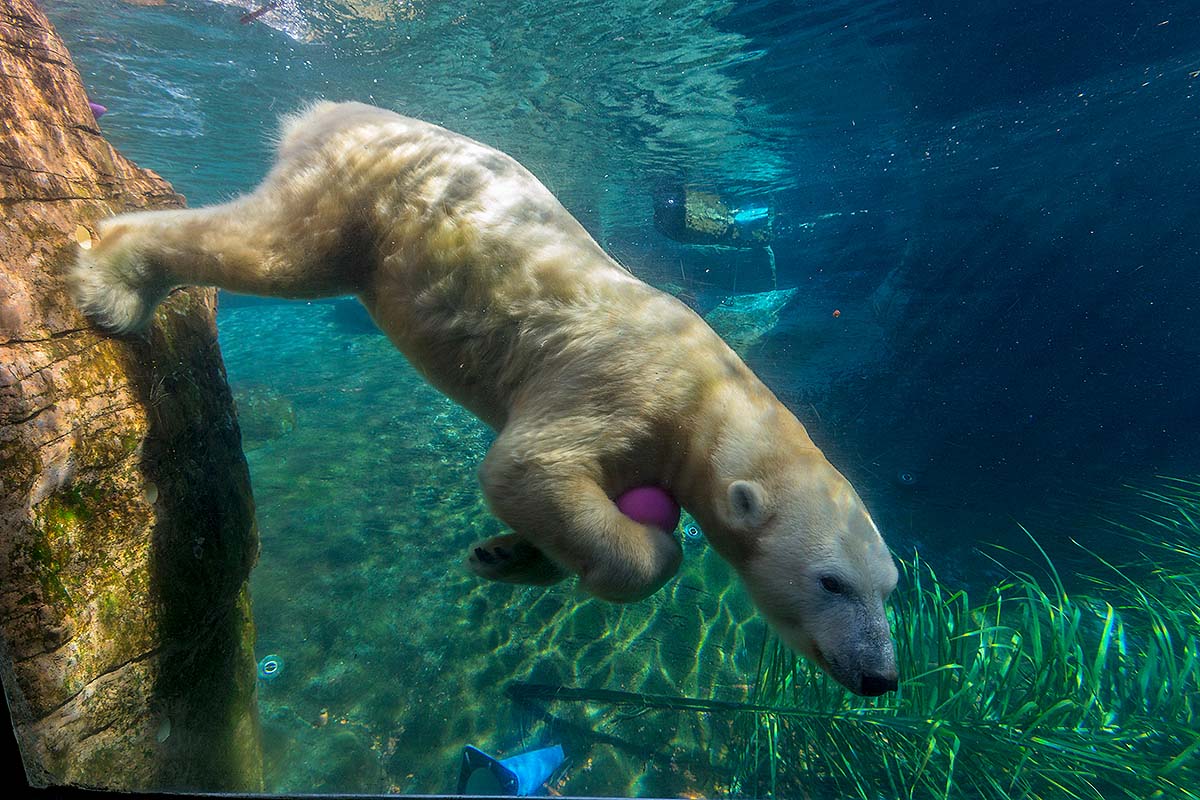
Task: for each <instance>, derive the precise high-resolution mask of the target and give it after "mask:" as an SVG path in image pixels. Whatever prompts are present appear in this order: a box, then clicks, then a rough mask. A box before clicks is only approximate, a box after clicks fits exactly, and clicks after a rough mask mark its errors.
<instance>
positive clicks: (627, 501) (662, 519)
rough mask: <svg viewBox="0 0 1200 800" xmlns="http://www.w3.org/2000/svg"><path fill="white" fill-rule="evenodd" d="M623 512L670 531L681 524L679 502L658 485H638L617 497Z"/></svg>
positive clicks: (642, 521) (635, 518) (638, 520)
mask: <svg viewBox="0 0 1200 800" xmlns="http://www.w3.org/2000/svg"><path fill="white" fill-rule="evenodd" d="M617 508H619V509H620V510H621V513H622V514H624V515H625V516H627V517H629V518H630V519H632V520H633V521H635V522H640V523H642V524H643V525H653V526H654V527H655V528H659V529H661V530H664V531H666V532H667V533H670V532H672V531H674V530H675V526H677V525H678V524H679V503H676V502H675V498H674V497H671V495H669V494H667V492H666V490H665V489H660V488H659V487H657V486H636V487H634V488H632V489H630V490H629V491H627V492H625V494H623V495H621V496H620V497H618V498H617Z"/></svg>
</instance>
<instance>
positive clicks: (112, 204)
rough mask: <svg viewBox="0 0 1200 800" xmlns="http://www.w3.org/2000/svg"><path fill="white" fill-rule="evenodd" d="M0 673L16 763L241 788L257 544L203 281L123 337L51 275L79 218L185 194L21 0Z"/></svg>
mask: <svg viewBox="0 0 1200 800" xmlns="http://www.w3.org/2000/svg"><path fill="white" fill-rule="evenodd" d="M0 97H3V98H4V102H3V103H0V131H2V133H0V677H2V678H3V681H4V688H5V690H6V693H7V695H8V699H9V703H10V706H11V710H12V716H13V722H14V724H15V728H16V732H17V736H18V740H19V744H20V746H21V750H22V754H23V756H24V759H25V767H26V771H27V774H28V777H29V779H30V781H31V782H32V783H34V784H37V785H42V784H55V783H67V782H70V783H79V784H84V785H88V786H105V787H113V788H120V789H142V788H151V787H155V788H176V789H185V788H192V789H212V790H222V789H224V790H248V789H259V788H261V785H262V778H261V771H262V770H261V754H260V748H259V733H258V720H257V713H256V705H255V677H254V676H255V672H254V669H255V664H254V658H253V626H252V621H251V618H250V611H249V601H248V598H247V594H246V581H247V578H248V575H249V571H250V568H251V567H252V565H253V564H254V561H255V558H256V556H257V548H258V542H257V534H256V531H255V528H254V508H253V502H252V499H251V495H250V486H249V478H248V472H247V469H246V463H245V460H244V457H243V455H242V452H241V449H240V446H239V437H238V431H237V427H236V422H235V418H234V415H233V411H232V400H231V398H230V394H229V389H228V387H227V385H226V383H225V375H224V368H223V366H222V363H221V359H220V354H219V351H218V350H217V347H216V329H215V325H214V320H213V312H214V307H215V295H214V293H213V292H212V291H211V290H195V289H193V290H188V291H180V292H176V293H175V294H174V295H173V296H172V297H171V298H170V300H169V301H168V302H167V303H166V304H164V306H163V308H162V309H161V310H160V312H159V314H158V316H157V318H156V319H155V321H154V324H153V326H152V327H151V329H150V330H149V331H148V332H147V333H146V334H145V335H144V336H142V337H137V338H130V339H115V338H111V337H108V336H104V335H102V334H100V333H99V332H97V331H96V330H94V329H93V328H92V327H90V326H89V325H88V324H87V322H86V321H85V320H84V319H83V318H82V317H81V316H80V315H79V314H78V313H77V312H76V310H75V309H74V307H73V306H72V304H71V302H70V301H69V300H68V298H67V295H66V293H65V290H64V286H63V282H62V280H61V278H60V274H61V271H62V268H63V266H64V264H65V263H67V262H68V261H69V260H70V259H71V258H72V257H73V254H74V253H75V249H76V247H78V246H79V245H78V244H77V242H84V243H87V242H88V240H89V235H88V231H87V229H88V228H91V227H92V226H93V225H94V223H95V222H96V220H98V219H100V218H102V217H104V216H107V215H109V214H112V213H114V212H116V211H119V210H123V209H126V208H135V207H136V208H153V207H168V206H177V205H180V204H181V203H182V198H181V197H179V196H178V195H177V194H175V193H174V192H173V191H172V190H171V187H170V186H168V185H167V184H166V183H165V182H164V181H163V180H162V179H161V178H159V177H158V176H157V175H155V174H153V173H151V172H149V171H146V170H141V169H138V168H137V167H135V166H134V165H133V164H131V163H130V162H128V161H127V160H126V159H124V158H123V157H122V156H121V155H120V154H118V153H117V152H116V151H114V150H113V149H112V148H111V147H110V146H109V145H108V144H107V143H106V142H105V141H104V139H103V137H102V136H101V135H100V132H99V130H98V128H97V125H96V120H95V119H94V118H93V116H92V112H91V111H90V110H89V107H88V99H87V96H86V95H85V94H84V90H83V86H82V84H81V82H80V78H79V74H78V72H77V71H76V69H75V67H74V66H73V65H72V63H71V58H70V56H69V54H68V53H67V51H66V48H65V47H64V46H63V43H62V42H61V40H59V38H58V36H57V35H56V34H55V33H54V31H53V29H52V28H51V26H50V24H49V22H48V21H47V20H46V18H45V16H44V15H43V14H42V12H41V11H40V10H39V9H38V8H37V6H36V5H34V3H33V2H32V0H0Z"/></svg>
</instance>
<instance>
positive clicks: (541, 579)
mask: <svg viewBox="0 0 1200 800" xmlns="http://www.w3.org/2000/svg"><path fill="white" fill-rule="evenodd" d="M467 569H469V570H471V572H474V573H475V574H476V575H478V576H479V577H481V578H487V579H488V580H490V581H503V582H504V583H525V584H532V585H535V586H548V585H550V584H552V583H558V582H559V581H561V580H562V579H563V578H565V577H566V576H567V573H566V572H565V571H563V569H562V568H561V567H559V566H558V565H557V564H555V563H554V562H553V561H551V560H550V559H549V558H547V557H546V555H545V553H543V552H542V551H541V550H538V549H537V548H536V547H534V546H533V545H531V544H530V543H529V542H527V541H525V540H524V539H522V538H521V537H520V536H517V535H516V534H511V533H510V534H507V535H504V536H493V537H492V538H491V539H487V540H486V541H482V542H478V543H476V544H474V545H472V547H471V554H470V555H469V556H467Z"/></svg>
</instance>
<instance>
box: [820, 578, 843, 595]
mask: <svg viewBox="0 0 1200 800" xmlns="http://www.w3.org/2000/svg"><path fill="white" fill-rule="evenodd" d="M821 588H822V589H824V590H825V591H827V592H829V593H830V594H845V593H846V586H845V584H843V583H842V582H841V581H839V580H838V579H837V578H835V577H833V576H832V575H826V576H825V577H823V578H821Z"/></svg>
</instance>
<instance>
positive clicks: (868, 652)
mask: <svg viewBox="0 0 1200 800" xmlns="http://www.w3.org/2000/svg"><path fill="white" fill-rule="evenodd" d="M749 472H750V473H751V474H748V475H745V476H742V477H729V476H727V477H726V478H724V479H722V480H721V484H722V485H723V488H724V496H723V497H721V496H719V495H718V497H716V498H714V499H715V501H716V506H715V508H713V509H711V511H713V512H715V513H714V516H715V517H716V519H715V520H714V522H715V523H716V524H715V525H714V526H713V534H715V535H712V534H709V530H710V529H709V528H708V527H705V533H706V534H709V539H710V541H711V542H712V544H713V546H714V547H715V548H716V549H717V550H718V552H720V553H721V554H722V556H724V557H725V558H726V559H727V560H728V561H730V563H732V564H733V566H734V567H735V568H736V569H737V571H738V573H739V575H740V576H741V578H742V580H743V582H744V583H745V585H746V588H747V589H748V590H749V592H750V596H751V597H752V598H753V600H754V603H755V605H756V606H758V608H759V610H760V611H761V612H762V614H763V615H764V616H765V617H766V618H767V621H768V622H769V623H770V624H771V625H772V627H774V628H775V630H776V631H777V632H778V633H779V635H780V637H781V638H782V639H783V641H784V642H785V643H787V644H788V645H789V646H790V647H791V648H793V649H794V650H796V651H797V652H799V653H801V654H803V655H805V656H807V657H808V658H809V659H811V660H812V661H813V662H814V663H816V664H817V665H818V666H820V667H821V668H822V669H823V670H825V672H827V673H828V674H829V675H830V676H832V677H833V678H834V679H835V680H836V681H837V682H838V683H840V684H842V685H843V686H845V687H846V688H847V689H849V690H850V691H852V692H854V693H856V694H860V695H868V696H874V695H880V694H884V693H885V692H889V691H893V690H895V688H896V685H897V670H896V652H895V648H894V646H893V644H892V636H891V630H890V628H889V625H888V619H887V613H886V611H885V610H884V602H885V601H886V600H887V597H888V595H890V594H891V592H892V590H893V589H894V588H895V587H896V579H897V571H896V565H895V563H894V562H893V561H892V557H891V554H890V553H889V551H888V548H887V545H885V544H884V542H883V537H881V536H880V534H879V529H878V528H876V527H875V523H874V522H873V521H872V520H871V516H870V514H868V513H867V510H866V508H865V507H864V505H863V502H862V500H861V499H859V496H858V493H857V492H855V491H854V488H853V487H852V486H851V485H850V483H849V482H848V481H847V480H846V479H845V478H844V477H842V475H841V473H839V472H838V471H837V470H836V469H834V468H833V466H832V465H830V464H829V462H828V461H826V459H825V457H824V456H823V455H822V454H821V453H820V452H819V451H818V450H816V448H811V449H807V448H806V449H804V450H803V451H801V454H800V455H798V456H795V457H794V458H789V459H788V460H787V461H786V462H785V463H778V462H776V463H774V464H773V465H772V467H771V468H770V469H761V470H760V469H752V470H749Z"/></svg>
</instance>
